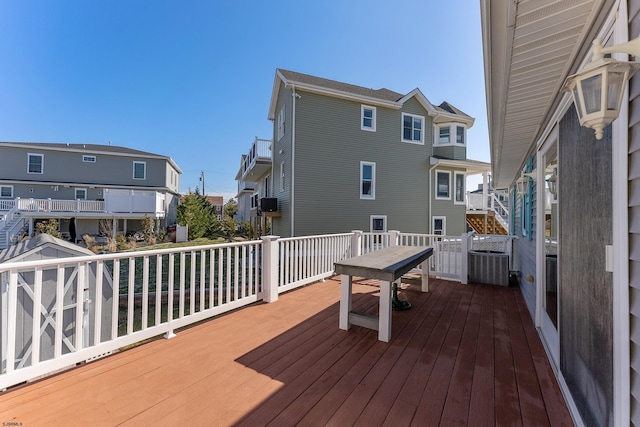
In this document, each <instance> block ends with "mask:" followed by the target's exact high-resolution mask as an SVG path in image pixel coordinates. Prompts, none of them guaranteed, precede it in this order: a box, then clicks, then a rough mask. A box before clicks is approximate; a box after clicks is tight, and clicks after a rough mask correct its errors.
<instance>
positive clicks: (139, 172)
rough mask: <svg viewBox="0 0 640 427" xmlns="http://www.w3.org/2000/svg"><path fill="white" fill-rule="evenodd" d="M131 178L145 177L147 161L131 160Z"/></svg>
mask: <svg viewBox="0 0 640 427" xmlns="http://www.w3.org/2000/svg"><path fill="white" fill-rule="evenodd" d="M133 179H147V162H133Z"/></svg>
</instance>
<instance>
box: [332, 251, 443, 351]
mask: <svg viewBox="0 0 640 427" xmlns="http://www.w3.org/2000/svg"><path fill="white" fill-rule="evenodd" d="M432 254H433V248H427V247H423V246H421V247H412V246H391V247H388V248H385V249H380V250H378V251H374V252H370V253H368V254H365V255H361V256H358V257H353V258H349V259H346V260H344V261H340V262H336V263H335V264H334V266H335V272H336V273H338V274H342V277H341V279H340V329H343V330H345V331H346V330H348V329H349V327H350V326H351V325H357V326H363V327H365V328H369V329H374V330H377V331H378V339H379V340H380V341H384V342H389V340H390V339H391V284H392V283H393V282H395V281H396V280H398V279H400V278H401V277H402V275H403V274H406V273H408V272H409V271H410V270H411V269H412V268H414V267H416V266H417V265H418V264H420V263H422V262H424V261H425V260H426V259H427V258H429V257H430V256H431V255H432ZM428 270H429V269H428V268H426V266H424V267H423V268H422V291H423V292H428V291H429V274H428ZM354 276H357V277H364V278H368V279H378V280H379V281H380V309H379V315H378V316H371V315H366V314H362V313H356V312H353V311H352V310H351V297H352V279H353V277H354Z"/></svg>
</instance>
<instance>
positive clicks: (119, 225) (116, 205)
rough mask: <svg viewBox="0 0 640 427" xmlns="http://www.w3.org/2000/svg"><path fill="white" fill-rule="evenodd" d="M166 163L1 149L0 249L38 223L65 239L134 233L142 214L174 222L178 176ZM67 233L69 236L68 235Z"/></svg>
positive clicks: (102, 152)
mask: <svg viewBox="0 0 640 427" xmlns="http://www.w3.org/2000/svg"><path fill="white" fill-rule="evenodd" d="M181 173H182V171H181V170H180V168H179V167H178V165H176V164H175V162H174V161H173V160H172V159H171V158H170V157H166V156H161V155H157V154H153V153H147V152H143V151H138V150H133V149H130V148H125V147H117V146H112V145H91V144H49V143H17V142H0V248H3V247H6V246H8V245H9V244H11V242H12V241H15V240H16V236H17V235H18V234H21V233H23V232H28V233H29V234H32V232H33V227H34V223H35V222H36V221H38V220H46V219H49V218H56V219H58V220H59V223H60V231H61V232H63V233H64V234H65V235H66V236H69V234H67V233H69V232H70V231H73V230H72V229H73V226H71V227H70V224H71V218H75V229H76V237H77V238H80V236H82V235H83V234H92V235H97V234H99V233H100V232H101V230H100V226H99V223H100V221H101V220H102V221H107V222H108V223H109V224H110V228H111V230H112V231H113V232H114V233H115V232H118V231H120V232H127V231H137V230H139V229H140V221H141V219H142V218H143V217H144V216H145V215H147V216H148V217H150V218H152V219H154V220H155V221H156V224H157V226H158V227H160V226H161V225H164V224H170V223H173V222H175V215H176V213H175V212H176V210H175V208H176V206H177V204H178V200H179V188H180V174H181ZM70 228H71V229H70Z"/></svg>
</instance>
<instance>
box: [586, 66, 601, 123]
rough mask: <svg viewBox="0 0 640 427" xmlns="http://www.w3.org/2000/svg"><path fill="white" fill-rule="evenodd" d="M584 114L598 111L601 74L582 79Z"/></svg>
mask: <svg viewBox="0 0 640 427" xmlns="http://www.w3.org/2000/svg"><path fill="white" fill-rule="evenodd" d="M581 84H582V95H583V96H584V109H585V114H592V113H595V112H597V111H600V107H601V105H602V74H596V75H595V76H591V77H589V78H586V79H584V80H582V82H581Z"/></svg>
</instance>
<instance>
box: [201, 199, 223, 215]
mask: <svg viewBox="0 0 640 427" xmlns="http://www.w3.org/2000/svg"><path fill="white" fill-rule="evenodd" d="M205 199H206V200H207V202H209V203H210V204H211V206H213V209H214V210H215V213H216V218H218V221H221V220H222V212H223V210H224V199H223V198H222V196H205Z"/></svg>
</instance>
